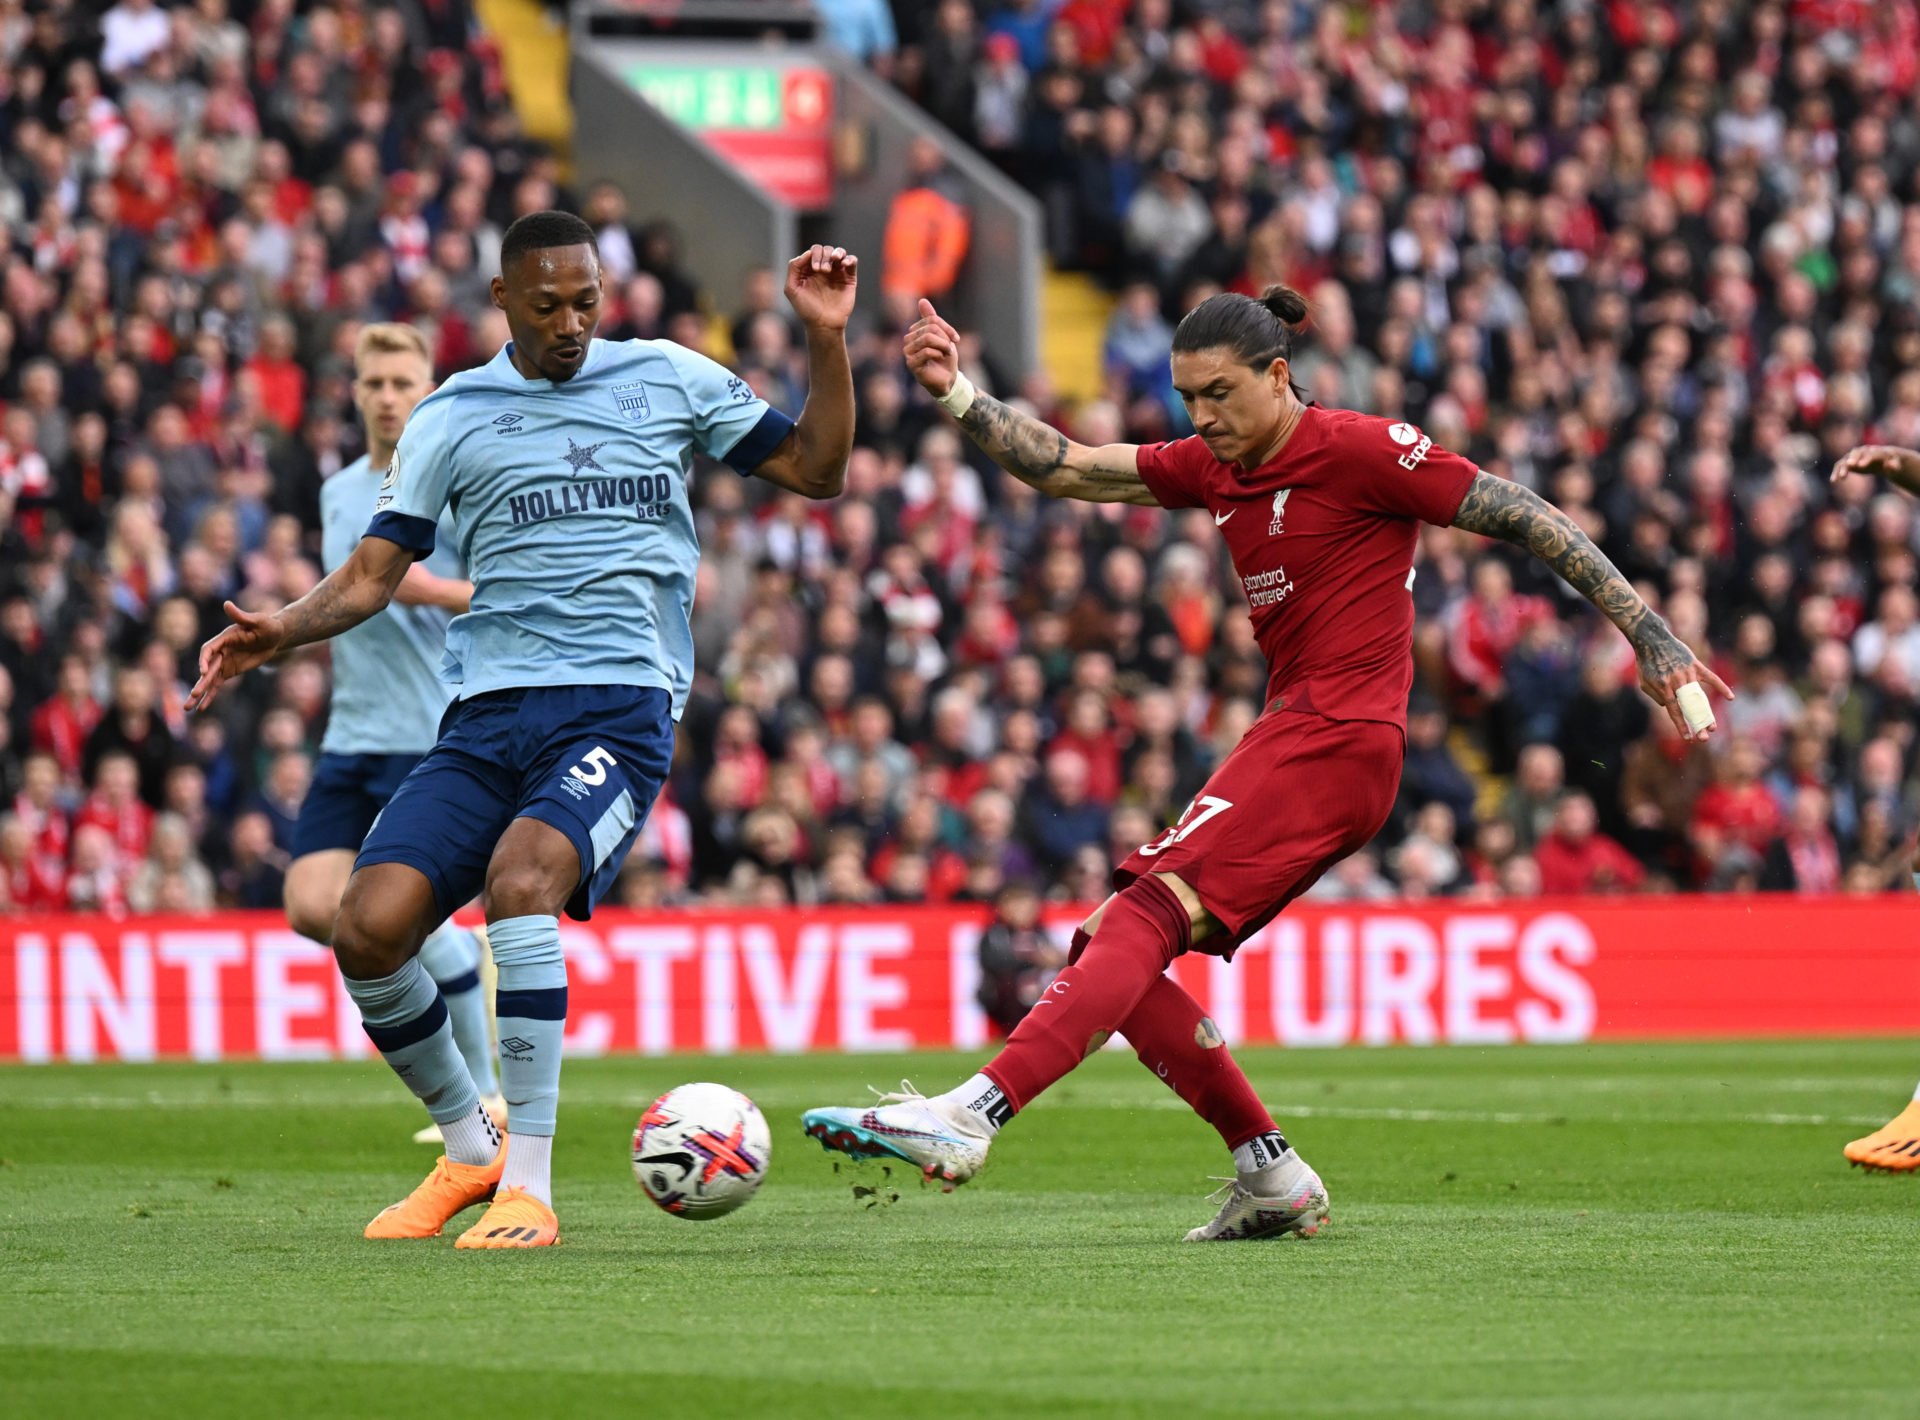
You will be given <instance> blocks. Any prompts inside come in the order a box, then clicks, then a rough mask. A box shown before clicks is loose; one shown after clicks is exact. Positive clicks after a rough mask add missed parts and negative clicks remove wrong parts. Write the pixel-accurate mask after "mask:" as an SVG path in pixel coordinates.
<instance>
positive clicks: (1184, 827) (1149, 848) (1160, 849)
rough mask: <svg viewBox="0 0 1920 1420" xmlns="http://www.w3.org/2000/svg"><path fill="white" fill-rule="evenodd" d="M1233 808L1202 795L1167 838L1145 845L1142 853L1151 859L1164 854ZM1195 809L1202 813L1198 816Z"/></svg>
mask: <svg viewBox="0 0 1920 1420" xmlns="http://www.w3.org/2000/svg"><path fill="white" fill-rule="evenodd" d="M1203 804H1204V805H1205V806H1206V807H1205V808H1204V809H1201V805H1203ZM1232 807H1233V805H1232V804H1231V803H1229V802H1227V800H1225V799H1216V798H1215V797H1214V796H1213V795H1211V794H1202V795H1201V796H1200V797H1199V798H1197V799H1195V800H1194V801H1193V802H1192V803H1190V804H1188V805H1187V811H1186V812H1185V813H1183V814H1181V815H1180V821H1179V822H1178V823H1176V824H1175V825H1174V826H1173V827H1172V828H1170V829H1168V830H1167V832H1166V836H1165V837H1163V838H1162V839H1161V840H1160V841H1159V842H1158V843H1148V844H1144V845H1143V846H1142V847H1141V849H1140V851H1141V852H1142V853H1144V854H1146V855H1147V856H1148V857H1149V858H1151V857H1152V856H1153V855H1154V854H1155V853H1164V852H1166V851H1167V849H1169V848H1171V847H1173V845H1174V844H1176V843H1178V842H1180V840H1181V839H1183V838H1185V837H1186V836H1187V835H1188V834H1189V833H1192V832H1193V831H1194V830H1195V829H1196V828H1198V827H1200V825H1201V824H1203V823H1205V822H1206V821H1207V820H1208V819H1210V818H1212V817H1213V816H1214V815H1215V814H1223V813H1225V812H1226V811H1227V810H1228V809H1230V808H1232ZM1195 809H1201V811H1200V812H1199V813H1198V814H1196V813H1194V810H1195Z"/></svg>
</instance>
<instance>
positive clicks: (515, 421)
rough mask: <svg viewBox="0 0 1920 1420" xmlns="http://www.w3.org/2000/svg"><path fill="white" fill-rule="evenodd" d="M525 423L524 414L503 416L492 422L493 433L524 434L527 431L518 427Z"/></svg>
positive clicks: (525, 417)
mask: <svg viewBox="0 0 1920 1420" xmlns="http://www.w3.org/2000/svg"><path fill="white" fill-rule="evenodd" d="M526 422H527V416H526V415H524V414H503V415H501V416H500V417H499V418H498V419H496V420H494V421H493V432H494V433H496V434H524V433H526V432H527V431H526V430H525V429H522V428H521V427H520V426H521V425H522V424H524V423H526Z"/></svg>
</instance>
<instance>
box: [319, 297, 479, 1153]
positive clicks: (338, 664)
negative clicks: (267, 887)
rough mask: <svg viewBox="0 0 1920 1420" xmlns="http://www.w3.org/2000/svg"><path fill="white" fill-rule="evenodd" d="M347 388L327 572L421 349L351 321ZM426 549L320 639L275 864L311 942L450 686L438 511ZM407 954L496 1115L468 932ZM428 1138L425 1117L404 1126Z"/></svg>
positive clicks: (446, 555)
mask: <svg viewBox="0 0 1920 1420" xmlns="http://www.w3.org/2000/svg"><path fill="white" fill-rule="evenodd" d="M353 369H354V380H353V402H354V405H355V406H356V407H357V408H358V410H359V411H360V419H361V422H362V424H364V425H365V427H366V431H367V452H366V455H365V456H364V457H362V458H358V459H355V460H354V461H353V462H352V463H350V464H348V465H347V466H346V467H345V468H343V469H341V470H340V471H339V472H338V473H336V474H334V475H333V477H331V478H329V479H328V480H327V481H326V482H325V483H324V484H322V485H321V487H320V536H321V548H320V557H321V561H322V562H323V563H324V564H325V568H326V570H327V571H329V572H331V571H333V569H334V568H336V567H338V566H339V565H340V564H341V563H343V562H345V561H346V560H347V558H348V557H350V556H351V555H352V554H353V549H354V546H355V545H356V544H357V543H358V542H359V541H360V535H361V534H362V533H363V532H365V531H366V526H367V520H368V519H370V518H371V517H372V516H373V505H374V503H375V502H376V501H378V499H379V496H380V484H381V481H382V480H383V479H384V478H385V476H386V470H387V465H388V464H390V463H392V462H393V449H394V445H395V444H397V443H398V442H399V441H400V431H401V430H402V429H404V428H405V427H406V423H407V416H408V415H410V414H412V413H413V409H414V406H415V405H417V404H419V403H420V401H421V400H423V399H425V398H426V397H427V395H428V394H429V393H431V392H432V390H433V356H432V355H431V353H429V351H428V350H427V342H426V337H424V336H423V335H421V334H420V332H419V331H417V330H415V329H414V328H413V327H412V326H410V325H398V324H393V323H382V324H377V325H369V326H367V327H365V328H364V329H363V330H362V331H361V332H360V337H359V340H358V341H357V342H356V344H355V346H354V352H353ZM441 528H442V533H443V537H442V540H441V542H440V545H439V546H438V547H436V548H435V550H434V552H433V555H432V556H430V557H428V558H426V559H425V560H424V561H420V562H416V563H415V564H414V565H413V566H412V567H410V568H408V569H407V575H406V576H405V577H404V578H402V579H401V582H400V585H399V587H397V588H396V589H395V591H394V596H393V600H394V605H393V606H390V607H388V608H387V610H386V611H384V612H382V613H381V614H380V615H379V616H376V617H374V618H372V619H371V620H369V621H366V622H363V623H362V624H361V625H359V626H356V627H354V628H353V630H351V631H348V632H345V633H343V634H342V635H340V636H338V637H336V638H335V639H334V642H333V646H332V651H333V699H332V704H331V707H330V709H329V713H328V715H327V733H326V736H325V738H324V739H322V740H321V741H320V762H319V763H318V764H317V765H315V766H314V773H313V784H312V786H311V787H310V788H309V789H308V790H307V797H306V802H305V803H303V804H301V806H300V820H299V822H298V823H296V824H295V825H294V830H293V866H292V867H290V868H289V869H288V870H287V883H286V906H287V921H288V922H289V923H290V924H292V927H293V930H294V931H296V932H298V933H300V935H302V936H303V937H311V938H312V939H313V940H314V941H316V942H321V943H327V942H331V941H332V940H333V919H334V914H335V913H336V912H338V911H339V910H340V898H341V895H342V894H343V893H345V892H346V890H347V878H348V877H349V876H350V875H351V874H352V872H353V857H354V854H355V853H357V852H359V851H360V844H361V841H362V840H363V839H365V838H366V836H367V830H368V829H370V828H372V827H373V821H374V820H375V819H376V818H377V817H379V814H380V811H381V810H382V809H383V808H385V807H386V805H387V800H389V799H391V798H392V797H393V794H394V791H395V790H396V789H398V788H399V787H400V783H401V781H402V780H404V779H405V778H406V777H407V775H408V774H410V773H412V771H413V767H414V765H416V764H418V763H419V762H420V758H421V756H422V755H424V754H425V753H426V752H427V751H428V750H430V749H432V748H433V740H434V736H435V734H436V733H437V732H438V730H439V727H440V717H441V715H442V714H444V713H445V712H446V708H447V702H448V701H449V700H451V699H452V698H453V688H452V687H451V686H449V685H448V684H447V683H446V682H445V681H443V680H442V679H441V678H440V661H441V658H442V656H443V654H444V653H445V650H446V642H447V623H448V622H449V621H450V620H451V619H452V618H453V617H454V616H457V615H458V614H460V613H461V612H463V611H465V610H466V609H467V603H468V601H469V600H470V599H471V597H472V595H473V585H472V584H471V583H470V582H468V581H467V579H466V578H467V569H466V564H465V563H463V562H461V560H460V556H459V554H458V553H457V552H455V551H454V539H453V535H452V528H451V525H450V524H448V523H447V522H446V521H445V520H444V519H443V520H442V523H441ZM420 964H421V965H422V966H424V967H425V968H426V969H427V974H428V975H429V976H431V977H432V978H433V979H434V982H435V983H436V984H437V985H438V986H439V987H440V995H441V998H442V999H443V1000H444V1001H445V1002H446V1003H447V1016H448V1019H449V1021H450V1022H451V1024H452V1027H453V1040H454V1044H455V1045H457V1046H458V1047H459V1048H460V1054H461V1055H462V1056H463V1057H465V1059H466V1062H467V1068H468V1070H470V1071H471V1072H472V1074H473V1079H474V1083H475V1085H476V1086H478V1088H479V1090H480V1095H481V1098H482V1099H483V1100H485V1101H486V1105H487V1112H488V1113H489V1114H491V1115H492V1116H493V1118H494V1120H495V1122H496V1123H498V1124H500V1125H501V1126H502V1127H504V1126H505V1124H506V1101H505V1100H503V1099H501V1098H500V1087H499V1084H498V1076H497V1073H496V1071H495V1068H494V1058H493V1036H492V1033H491V1032H490V1031H489V1030H488V1028H487V1003H486V999H485V993H484V992H483V991H482V990H481V986H480V943H479V942H478V941H477V940H476V939H475V937H474V934H473V933H471V932H469V931H467V930H466V929H465V928H464V927H458V926H455V925H454V924H453V923H452V922H451V921H449V922H443V923H442V924H441V925H440V926H439V928H438V929H436V930H435V931H434V933H433V935H432V936H430V937H428V938H427V940H426V941H425V942H424V943H423V944H422V945H421V947H420ZM413 1137H414V1139H415V1140H416V1141H417V1142H419V1143H423V1144H424V1143H428V1142H432V1143H438V1142H440V1127H439V1126H438V1125H436V1124H428V1125H427V1127H426V1128H425V1129H422V1130H421V1131H420V1132H419V1133H418V1134H416V1135H414V1136H413Z"/></svg>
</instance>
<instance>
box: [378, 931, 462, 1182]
mask: <svg viewBox="0 0 1920 1420" xmlns="http://www.w3.org/2000/svg"><path fill="white" fill-rule="evenodd" d="M346 983H347V994H348V995H349V996H351V997H353V1000H354V1004H355V1005H356V1006H358V1007H359V1008H360V1021H361V1024H362V1026H364V1028H365V1029H366V1032H367V1038H368V1039H369V1040H371V1041H372V1042H373V1044H374V1048H375V1049H376V1050H378V1051H379V1052H380V1054H381V1055H382V1057H384V1058H385V1060H386V1062H387V1064H388V1065H390V1066H392V1067H393V1073H394V1074H396V1075H398V1076H399V1077H400V1078H401V1079H402V1080H404V1081H405V1082H406V1085H407V1088H408V1089H410V1090H412V1091H413V1092H414V1094H415V1095H416V1096H418V1097H419V1099H420V1102H421V1103H422V1104H424V1105H426V1107H427V1113H428V1114H430V1115H432V1116H433V1120H434V1123H436V1124H438V1125H439V1126H440V1128H441V1131H442V1133H445V1131H446V1129H447V1126H448V1125H450V1124H453V1123H454V1122H455V1121H457V1120H462V1119H465V1118H466V1117H467V1116H468V1115H470V1114H472V1113H473V1112H474V1111H475V1110H477V1109H478V1108H479V1107H480V1092H479V1091H478V1090H476V1089H475V1088H474V1085H473V1076H471V1075H470V1074H468V1073H467V1062H466V1061H464V1060H462V1059H461V1058H460V1050H459V1047H457V1046H456V1045H455V1044H454V1043H453V1027H452V1026H451V1025H450V1024H449V1022H448V1020H447V1003H446V1002H445V1001H443V1000H441V999H440V988H439V987H437V986H435V985H434V984H433V978H432V977H431V976H429V975H427V972H426V968H425V967H423V966H421V965H420V960H419V958H418V957H415V958H413V959H412V960H410V961H408V962H407V964H406V965H405V966H403V967H401V968H400V969H399V970H398V971H396V972H394V974H393V975H392V976H376V977H374V978H373V979H372V980H369V981H355V980H353V978H351V977H347V978H346ZM447 1157H448V1158H450V1159H453V1161H454V1162H455V1163H462V1164H474V1163H479V1164H484V1163H488V1162H490V1161H491V1160H492V1158H493V1152H492V1151H491V1150H489V1151H488V1152H486V1153H485V1154H483V1155H481V1156H480V1157H479V1158H460V1157H458V1156H457V1155H455V1154H454V1152H453V1150H452V1146H451V1143H450V1144H449V1148H448V1152H447Z"/></svg>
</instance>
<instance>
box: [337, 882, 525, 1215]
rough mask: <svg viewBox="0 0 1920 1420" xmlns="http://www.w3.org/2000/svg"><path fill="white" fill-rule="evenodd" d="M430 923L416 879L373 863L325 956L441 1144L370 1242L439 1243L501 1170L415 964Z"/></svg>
mask: <svg viewBox="0 0 1920 1420" xmlns="http://www.w3.org/2000/svg"><path fill="white" fill-rule="evenodd" d="M438 921H439V909H438V907H437V905H436V904H435V901H434V896H433V888H432V886H431V885H430V884H429V883H428V881H427V879H426V877H425V876H424V875H423V874H421V873H420V872H419V871H418V870H417V869H414V868H411V867H408V866H406V865H405V864H401V863H376V864H373V865H372V866H369V867H366V868H362V869H361V870H360V871H358V872H356V873H355V874H354V875H353V878H352V880H351V881H350V882H349V883H348V885H347V891H346V896H345V898H344V899H343V900H342V902H341V904H340V914H339V917H338V919H337V921H336V922H335V924H334V931H333V954H334V957H335V959H336V960H337V961H338V962H339V964H340V974H341V976H342V977H343V978H344V979H345V981H346V986H347V993H348V994H349V995H350V996H352V997H353V999H354V1003H355V1004H356V1005H357V1006H359V1008H360V1015H361V1019H362V1021H363V1022H364V1023H365V1026H366V1031H367V1035H368V1037H369V1038H370V1039H371V1040H372V1041H373V1043H374V1045H375V1046H376V1047H377V1048H378V1049H379V1051H380V1054H381V1055H382V1056H383V1057H385V1059H386V1062H387V1064H388V1065H390V1066H391V1067H392V1068H393V1071H394V1073H395V1074H396V1075H398V1076H399V1077H400V1078H401V1080H403V1081H404V1082H405V1083H406V1085H407V1087H408V1088H409V1089H411V1090H412V1091H413V1093H414V1094H415V1095H416V1096H417V1097H418V1098H419V1099H420V1101H421V1102H422V1103H423V1104H425V1105H426V1107H427V1112H428V1113H429V1114H430V1115H432V1117H433V1119H434V1121H435V1122H436V1123H437V1124H439V1125H440V1127H441V1130H442V1132H443V1133H444V1134H445V1136H446V1144H447V1152H446V1153H445V1154H444V1155H442V1156H441V1158H440V1159H439V1161H438V1162H437V1163H436V1164H435V1165H434V1168H433V1172H432V1173H430V1174H428V1175H427V1178H426V1180H425V1182H423V1183H422V1184H421V1185H420V1186H419V1187H418V1188H416V1189H414V1191H413V1192H412V1193H410V1194H408V1195H407V1197H405V1198H403V1199H401V1200H400V1202H398V1203H395V1204H393V1205H392V1206H390V1207H388V1208H386V1209H384V1210H383V1211H382V1212H381V1213H380V1214H379V1216H378V1217H376V1218H375V1219H374V1220H373V1221H372V1222H371V1223H369V1224H368V1225H367V1229H366V1235H367V1236H368V1237H370V1238H424V1237H435V1236H437V1235H438V1234H439V1233H440V1231H441V1229H442V1228H443V1227H445V1226H446V1223H447V1220H448V1219H450V1218H452V1217H453V1216H454V1215H455V1214H456V1213H458V1212H460V1211H461V1210H462V1209H464V1208H468V1207H471V1206H472V1205H473V1204H475V1203H479V1202H482V1201H484V1200H485V1199H487V1198H489V1197H491V1196H492V1195H493V1191H494V1187H495V1185H496V1184H497V1183H498V1181H499V1179H500V1172H501V1169H502V1167H503V1165H504V1162H505V1160H504V1156H503V1151H502V1148H501V1141H500V1135H499V1132H498V1131H497V1130H496V1129H495V1128H494V1125H493V1121H492V1120H491V1119H490V1118H489V1117H488V1115H487V1112H486V1110H485V1109H484V1108H483V1107H482V1106H481V1104H480V1093H479V1091H478V1089H476V1088H475V1086H474V1083H473V1076H472V1075H471V1074H470V1073H469V1072H468V1070H467V1064H466V1061H465V1060H464V1059H463V1058H462V1057H461V1054H460V1051H459V1048H458V1047H457V1046H456V1045H455V1044H454V1040H453V1029H452V1026H451V1024H450V1023H449V1022H448V1019H447V1007H446V1003H445V1001H443V1000H442V999H441V996H440V989H439V987H438V986H436V985H435V984H434V981H433V978H432V977H430V976H428V975H427V972H426V969H425V968H424V967H422V966H421V965H420V962H419V958H418V953H419V950H420V943H421V942H422V941H424V940H425V939H426V936H427V933H428V932H429V930H431V928H432V927H433V926H434V924H435V923H437V922H438Z"/></svg>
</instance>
